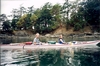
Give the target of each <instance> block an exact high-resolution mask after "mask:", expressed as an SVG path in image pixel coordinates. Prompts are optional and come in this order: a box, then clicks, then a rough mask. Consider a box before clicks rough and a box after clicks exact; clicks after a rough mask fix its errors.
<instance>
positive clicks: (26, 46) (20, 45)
mask: <svg viewBox="0 0 100 66" xmlns="http://www.w3.org/2000/svg"><path fill="white" fill-rule="evenodd" d="M28 43H29V44H28ZM98 43H100V40H95V41H74V42H73V41H72V42H67V43H66V44H59V43H56V44H50V43H42V45H33V44H31V42H25V43H11V44H6V45H3V44H2V45H1V49H41V48H67V47H80V46H87V45H97V44H98Z"/></svg>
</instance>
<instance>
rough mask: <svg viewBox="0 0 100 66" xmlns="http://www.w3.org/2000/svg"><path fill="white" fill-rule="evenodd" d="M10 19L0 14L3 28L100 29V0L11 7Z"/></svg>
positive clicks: (45, 31)
mask: <svg viewBox="0 0 100 66" xmlns="http://www.w3.org/2000/svg"><path fill="white" fill-rule="evenodd" d="M10 17H12V18H13V19H12V20H11V21H10V20H8V19H7V16H6V15H5V14H1V15H0V21H1V22H3V25H2V26H3V30H4V31H6V30H32V26H34V32H39V33H49V32H52V31H54V30H55V29H57V28H59V27H61V26H62V25H65V26H66V29H70V27H73V28H74V29H73V30H74V31H79V30H82V29H84V27H86V26H89V27H91V30H93V31H98V32H99V31H100V0H83V1H80V0H76V1H75V2H70V1H69V0H65V2H64V3H63V5H61V4H58V3H57V4H54V5H52V3H49V2H47V3H45V4H44V6H42V7H41V8H34V6H31V7H28V8H25V7H23V6H20V8H19V9H13V10H12V14H11V15H10Z"/></svg>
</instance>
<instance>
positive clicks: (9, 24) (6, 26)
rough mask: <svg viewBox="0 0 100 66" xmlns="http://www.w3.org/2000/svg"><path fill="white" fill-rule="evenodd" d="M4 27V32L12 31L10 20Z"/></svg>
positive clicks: (4, 23)
mask: <svg viewBox="0 0 100 66" xmlns="http://www.w3.org/2000/svg"><path fill="white" fill-rule="evenodd" d="M2 26H3V30H4V31H7V30H11V23H10V22H9V20H7V21H5V22H3V25H2Z"/></svg>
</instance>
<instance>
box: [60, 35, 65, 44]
mask: <svg viewBox="0 0 100 66" xmlns="http://www.w3.org/2000/svg"><path fill="white" fill-rule="evenodd" d="M58 43H59V44H65V42H64V40H63V36H62V34H61V35H60V36H59V40H58Z"/></svg>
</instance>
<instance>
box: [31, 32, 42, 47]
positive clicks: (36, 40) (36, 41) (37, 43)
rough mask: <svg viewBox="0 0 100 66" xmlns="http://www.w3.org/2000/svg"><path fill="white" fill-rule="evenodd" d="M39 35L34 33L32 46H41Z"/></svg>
mask: <svg viewBox="0 0 100 66" xmlns="http://www.w3.org/2000/svg"><path fill="white" fill-rule="evenodd" d="M39 36H40V35H39V33H36V35H35V38H34V40H33V44H34V45H41V44H42V43H41V42H40V40H39Z"/></svg>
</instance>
